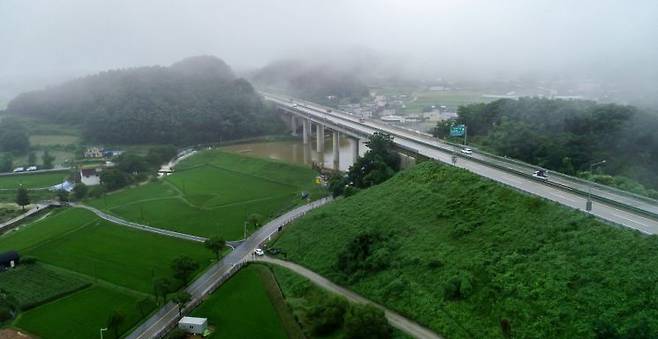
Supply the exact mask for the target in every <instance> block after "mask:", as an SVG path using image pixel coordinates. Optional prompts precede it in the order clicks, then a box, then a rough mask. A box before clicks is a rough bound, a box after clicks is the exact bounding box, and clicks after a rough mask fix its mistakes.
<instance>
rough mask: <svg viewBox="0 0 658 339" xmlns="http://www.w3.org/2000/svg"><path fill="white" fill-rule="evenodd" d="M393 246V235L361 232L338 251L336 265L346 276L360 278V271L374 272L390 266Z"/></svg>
mask: <svg viewBox="0 0 658 339" xmlns="http://www.w3.org/2000/svg"><path fill="white" fill-rule="evenodd" d="M393 247H394V245H393V243H392V242H391V237H390V236H384V235H383V234H381V233H380V232H378V231H369V232H365V233H362V234H359V235H357V236H356V237H355V238H354V239H352V241H351V242H349V243H348V244H347V246H345V248H344V249H343V250H342V251H341V252H339V253H338V259H337V261H336V267H337V268H338V270H339V271H341V272H342V273H344V274H345V275H346V276H350V277H351V278H357V279H358V276H359V273H373V272H377V271H379V270H382V269H384V268H386V267H388V266H389V264H390V262H391V260H392V259H391V258H392V256H393V251H394V248H393Z"/></svg>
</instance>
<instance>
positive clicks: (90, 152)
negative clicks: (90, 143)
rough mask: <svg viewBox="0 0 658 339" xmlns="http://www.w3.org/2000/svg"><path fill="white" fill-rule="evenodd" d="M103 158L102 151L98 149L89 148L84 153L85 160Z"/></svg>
mask: <svg viewBox="0 0 658 339" xmlns="http://www.w3.org/2000/svg"><path fill="white" fill-rule="evenodd" d="M102 157H103V149H101V148H100V147H96V146H94V147H89V148H87V150H86V151H85V158H102Z"/></svg>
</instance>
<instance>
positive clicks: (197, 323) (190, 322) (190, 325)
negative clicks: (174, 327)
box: [178, 317, 208, 334]
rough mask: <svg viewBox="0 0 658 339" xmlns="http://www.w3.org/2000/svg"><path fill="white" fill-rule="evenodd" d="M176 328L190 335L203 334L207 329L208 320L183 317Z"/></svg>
mask: <svg viewBox="0 0 658 339" xmlns="http://www.w3.org/2000/svg"><path fill="white" fill-rule="evenodd" d="M178 328H180V329H181V330H183V331H185V332H187V333H192V334H203V333H204V332H205V331H206V330H207V329H208V318H195V317H183V318H182V319H181V320H179V321H178Z"/></svg>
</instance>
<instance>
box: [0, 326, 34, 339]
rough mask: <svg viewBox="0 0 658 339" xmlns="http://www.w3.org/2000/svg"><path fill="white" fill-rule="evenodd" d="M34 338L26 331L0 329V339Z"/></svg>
mask: <svg viewBox="0 0 658 339" xmlns="http://www.w3.org/2000/svg"><path fill="white" fill-rule="evenodd" d="M31 338H34V337H32V336H30V335H28V334H26V333H23V332H21V331H19V330H14V329H11V328H5V329H2V330H0V339H31Z"/></svg>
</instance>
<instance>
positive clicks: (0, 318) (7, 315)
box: [0, 305, 14, 324]
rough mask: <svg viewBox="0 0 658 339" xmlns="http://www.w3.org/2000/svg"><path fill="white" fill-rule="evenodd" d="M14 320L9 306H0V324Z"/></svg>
mask: <svg viewBox="0 0 658 339" xmlns="http://www.w3.org/2000/svg"><path fill="white" fill-rule="evenodd" d="M13 318H14V316H13V314H12V312H11V309H10V308H9V307H7V306H2V305H0V324H1V323H3V322H5V321H8V320H11V319H13Z"/></svg>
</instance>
